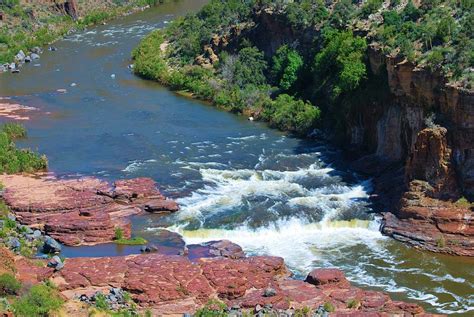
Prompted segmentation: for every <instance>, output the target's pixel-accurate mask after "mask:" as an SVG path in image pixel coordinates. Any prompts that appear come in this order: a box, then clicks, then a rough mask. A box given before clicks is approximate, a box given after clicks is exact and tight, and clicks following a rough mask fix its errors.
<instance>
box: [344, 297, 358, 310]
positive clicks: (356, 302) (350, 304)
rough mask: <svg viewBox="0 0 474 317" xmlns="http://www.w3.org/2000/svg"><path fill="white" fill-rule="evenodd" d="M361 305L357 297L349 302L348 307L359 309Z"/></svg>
mask: <svg viewBox="0 0 474 317" xmlns="http://www.w3.org/2000/svg"><path fill="white" fill-rule="evenodd" d="M359 307H360V301H359V300H357V299H351V300H349V301H348V302H347V308H350V309H358V308H359Z"/></svg>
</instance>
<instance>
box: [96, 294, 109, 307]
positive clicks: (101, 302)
mask: <svg viewBox="0 0 474 317" xmlns="http://www.w3.org/2000/svg"><path fill="white" fill-rule="evenodd" d="M94 299H95V303H94V306H95V307H97V308H98V309H100V310H107V309H109V304H108V303H107V297H105V295H104V294H97V295H96V296H95V297H94Z"/></svg>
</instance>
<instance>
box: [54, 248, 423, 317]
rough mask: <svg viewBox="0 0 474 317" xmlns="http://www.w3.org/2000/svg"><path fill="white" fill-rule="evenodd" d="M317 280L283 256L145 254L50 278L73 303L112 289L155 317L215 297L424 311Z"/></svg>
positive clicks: (323, 275) (245, 303)
mask: <svg viewBox="0 0 474 317" xmlns="http://www.w3.org/2000/svg"><path fill="white" fill-rule="evenodd" d="M310 276H312V277H313V278H312V281H314V279H315V278H316V279H319V280H320V281H321V282H320V283H313V284H317V285H313V284H310V283H306V282H304V281H301V280H293V279H291V278H290V277H289V273H288V270H287V268H286V266H285V264H284V262H283V259H282V258H278V257H268V256H255V257H244V258H239V259H230V258H224V257H214V258H201V259H198V260H196V261H190V260H189V259H188V258H187V257H184V256H169V255H161V254H145V255H134V256H126V257H111V258H92V259H91V258H76V259H69V260H67V261H66V265H65V267H64V268H63V269H62V270H61V271H60V272H56V273H54V274H53V275H51V278H52V280H53V282H54V283H55V284H56V285H57V286H58V288H59V290H60V291H61V292H62V293H63V295H65V296H66V297H67V298H69V299H73V298H77V297H79V296H81V295H86V296H91V295H92V294H94V293H95V292H97V291H102V292H104V291H107V290H108V289H109V288H110V287H114V288H121V289H123V290H125V291H127V292H129V293H130V294H131V296H132V298H133V299H134V300H135V301H136V302H137V303H138V304H139V306H140V307H142V308H148V309H150V310H151V311H152V312H153V315H162V314H184V313H193V312H195V311H196V309H198V308H200V307H202V306H203V305H204V304H206V303H207V302H208V301H209V299H213V298H218V299H220V300H222V301H223V302H224V303H225V304H226V305H227V306H228V307H236V306H238V307H240V308H242V309H251V310H253V309H255V307H258V306H261V307H264V306H265V305H269V304H271V305H272V307H273V309H289V308H295V309H298V308H303V307H309V308H312V309H317V308H318V307H319V306H321V305H323V304H325V303H331V304H332V305H333V306H334V307H335V309H336V312H337V313H340V314H344V313H352V314H361V315H364V314H365V315H367V314H372V315H374V316H379V315H380V314H383V313H389V314H400V315H404V316H413V315H416V314H421V313H423V309H422V308H421V307H420V306H418V305H415V304H407V303H403V302H398V301H392V300H391V299H390V297H389V296H388V295H386V294H384V293H382V292H376V291H364V290H362V289H359V288H356V287H354V286H351V285H350V283H349V282H347V280H346V279H345V277H344V274H343V273H342V272H341V271H339V270H336V269H331V270H315V271H313V272H312V273H311V274H310ZM348 303H351V304H348Z"/></svg>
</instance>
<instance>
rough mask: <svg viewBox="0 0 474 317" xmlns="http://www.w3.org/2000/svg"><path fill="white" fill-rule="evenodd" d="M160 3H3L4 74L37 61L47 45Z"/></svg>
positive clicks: (0, 62) (0, 65) (0, 64)
mask: <svg viewBox="0 0 474 317" xmlns="http://www.w3.org/2000/svg"><path fill="white" fill-rule="evenodd" d="M160 3H162V2H160ZM157 4H158V1H154V0H150V1H148V0H128V1H121V2H114V1H110V0H101V1H92V0H86V1H77V0H63V1H56V2H54V3H51V2H48V1H40V2H39V3H30V2H25V1H17V3H15V2H11V3H6V4H1V5H0V15H1V17H2V18H1V19H0V73H1V72H6V71H8V70H10V71H17V70H18V69H19V67H20V66H21V65H22V64H23V63H25V62H27V63H30V62H37V60H38V59H39V58H40V54H41V52H42V50H43V49H46V48H44V47H45V46H46V45H51V44H52V43H54V42H55V41H57V40H58V39H60V38H62V37H64V36H66V35H71V34H72V33H74V32H77V31H78V30H82V29H85V28H87V27H90V26H93V25H97V24H101V23H105V22H107V21H109V20H111V19H114V18H117V17H119V16H124V15H129V14H132V13H134V12H137V11H142V10H145V9H147V8H149V7H150V5H153V6H154V5H157ZM50 49H53V50H54V49H55V48H54V47H50Z"/></svg>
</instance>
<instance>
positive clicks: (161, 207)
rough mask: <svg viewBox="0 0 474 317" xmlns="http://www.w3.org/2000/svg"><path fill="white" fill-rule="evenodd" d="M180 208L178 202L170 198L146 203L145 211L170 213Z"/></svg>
mask: <svg viewBox="0 0 474 317" xmlns="http://www.w3.org/2000/svg"><path fill="white" fill-rule="evenodd" d="M178 210H179V206H178V204H177V203H176V202H175V201H174V200H168V199H163V200H156V201H152V202H150V203H147V204H146V205H145V211H146V212H149V213H153V214H169V213H172V212H176V211H178Z"/></svg>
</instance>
